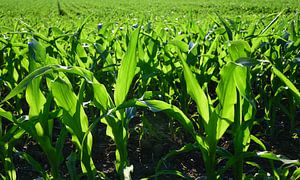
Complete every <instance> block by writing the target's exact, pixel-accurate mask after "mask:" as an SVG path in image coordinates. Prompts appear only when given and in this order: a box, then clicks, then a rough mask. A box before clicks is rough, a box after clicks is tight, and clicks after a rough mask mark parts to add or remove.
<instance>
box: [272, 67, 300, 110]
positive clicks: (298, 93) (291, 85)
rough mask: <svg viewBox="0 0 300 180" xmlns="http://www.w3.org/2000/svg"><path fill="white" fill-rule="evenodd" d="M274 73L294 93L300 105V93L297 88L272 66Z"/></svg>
mask: <svg viewBox="0 0 300 180" xmlns="http://www.w3.org/2000/svg"><path fill="white" fill-rule="evenodd" d="M272 71H273V73H274V74H275V75H276V76H278V77H279V79H281V81H282V82H283V83H284V84H285V85H286V86H287V87H288V88H289V89H290V90H291V91H292V92H293V94H294V95H295V98H296V101H297V103H298V104H300V92H299V90H298V89H297V88H296V86H295V85H294V84H293V83H292V82H291V81H290V80H289V79H288V78H287V77H286V76H285V75H284V74H283V73H282V72H280V71H279V70H278V69H277V68H276V67H275V66H272Z"/></svg>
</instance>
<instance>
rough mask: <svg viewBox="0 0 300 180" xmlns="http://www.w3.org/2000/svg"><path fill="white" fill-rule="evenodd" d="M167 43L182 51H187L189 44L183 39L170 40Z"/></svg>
mask: <svg viewBox="0 0 300 180" xmlns="http://www.w3.org/2000/svg"><path fill="white" fill-rule="evenodd" d="M169 44H172V45H174V46H177V47H178V48H179V49H180V50H181V51H182V52H185V53H186V52H188V51H189V45H188V44H187V43H185V42H183V41H179V40H172V41H170V42H169Z"/></svg>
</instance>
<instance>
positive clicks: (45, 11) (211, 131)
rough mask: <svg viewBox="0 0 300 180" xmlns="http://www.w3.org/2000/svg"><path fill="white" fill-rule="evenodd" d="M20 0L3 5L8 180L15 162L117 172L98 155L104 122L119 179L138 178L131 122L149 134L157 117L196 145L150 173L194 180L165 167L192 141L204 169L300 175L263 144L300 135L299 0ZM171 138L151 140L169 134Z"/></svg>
mask: <svg viewBox="0 0 300 180" xmlns="http://www.w3.org/2000/svg"><path fill="white" fill-rule="evenodd" d="M13 2H14V1H11V2H10V3H9V2H8V1H4V0H0V4H1V5H3V6H4V7H6V8H7V9H10V10H9V11H6V10H5V13H4V11H3V8H2V6H1V5H0V17H1V20H2V21H1V22H2V24H1V26H0V34H1V36H0V94H1V99H0V167H1V169H0V177H1V178H3V179H18V178H22V177H19V172H18V167H17V166H18V165H19V164H18V162H17V161H16V158H21V159H23V160H25V162H27V163H28V165H29V166H31V167H32V170H34V171H35V172H37V173H38V174H39V176H41V177H43V178H44V179H62V178H65V175H66V174H67V175H68V177H67V178H70V179H81V178H88V179H99V178H101V179H105V178H107V177H106V175H105V173H104V172H101V171H102V169H100V168H99V162H97V161H95V159H96V157H97V158H99V157H98V154H95V152H96V151H93V148H94V147H97V146H95V145H97V143H99V141H102V140H103V139H101V138H102V137H101V138H100V139H99V137H98V135H97V133H96V132H97V131H98V130H99V129H100V127H103V125H104V127H105V130H106V135H107V136H108V137H110V138H111V139H112V142H113V143H114V145H115V146H114V147H115V169H116V172H117V174H118V177H119V178H120V179H130V178H131V177H130V176H131V174H130V171H132V167H133V166H132V165H134V162H132V160H131V159H130V157H132V155H130V154H129V153H128V144H129V143H130V140H131V138H132V134H133V133H132V132H133V131H136V132H138V129H139V128H141V129H143V130H144V132H138V136H139V141H141V140H143V138H144V137H145V136H146V135H147V133H149V132H150V133H155V132H158V130H157V131H156V130H153V129H154V128H153V127H154V126H153V127H152V125H151V123H153V122H152V121H149V120H148V119H147V118H148V116H151V117H152V118H153V119H155V123H157V124H158V125H157V126H165V125H163V121H167V122H168V123H169V124H171V125H170V126H169V127H168V128H170V134H171V136H174V137H175V136H177V133H181V134H183V136H184V137H188V139H189V141H190V142H185V141H183V142H182V143H181V146H182V147H181V148H179V149H178V150H174V149H168V151H169V153H167V154H165V155H164V156H163V157H162V159H161V160H160V161H157V162H155V163H157V166H156V168H155V170H154V169H153V173H154V174H153V175H151V176H149V177H148V178H156V179H158V178H160V177H161V176H163V177H169V176H172V175H173V176H176V177H178V178H182V179H193V177H189V175H187V174H186V173H185V172H182V171H183V169H165V168H164V163H166V162H167V161H168V160H169V159H171V158H173V157H176V156H178V155H180V154H183V153H189V152H190V151H199V152H200V153H201V159H202V161H203V162H197V163H198V164H199V166H200V165H201V164H204V168H205V173H206V177H207V179H220V178H222V177H223V176H224V175H228V174H229V175H230V176H233V177H234V178H235V179H243V178H245V179H251V178H264V177H266V176H270V178H273V179H297V178H299V176H300V175H299V174H300V173H299V167H300V164H299V156H298V157H290V158H291V159H293V160H291V159H290V158H287V157H285V156H284V155H289V154H288V153H286V154H285V153H283V155H278V154H276V153H274V152H272V151H271V150H272V148H271V146H272V144H270V143H272V142H268V143H266V140H265V139H266V137H267V138H269V137H270V138H271V139H276V137H278V136H280V135H283V134H284V135H286V136H287V137H294V138H295V139H296V138H297V136H299V128H300V127H299V123H298V119H299V118H298V117H297V115H298V114H299V106H300V93H299V87H300V80H299V77H300V76H299V73H300V72H299V65H300V63H299V59H300V56H299V52H300V49H299V47H300V46H299V44H300V40H299V39H300V38H299V37H300V31H299V27H300V26H299V24H300V18H299V13H298V12H297V8H299V4H298V3H297V2H296V1H292V0H291V1H287V2H286V3H278V2H277V1H274V2H272V3H270V2H269V1H268V3H266V1H261V2H255V3H253V2H254V1H252V0H247V1H245V2H244V3H238V1H230V2H229V1H218V0H215V1H209V2H204V1H203V2H202V1H197V2H196V1H192V0H187V1H178V0H176V1H174V2H173V1H172V2H167V1H148V0H147V1H143V2H138V3H137V1H135V0H132V1H128V2H127V1H126V2H125V1H120V2H119V1H118V3H117V2H116V4H115V5H113V4H114V3H111V2H110V1H109V2H108V1H106V0H102V1H100V2H98V1H97V2H96V1H95V0H91V1H83V0H77V1H74V2H73V1H72V2H71V1H68V0H60V1H50V0H49V1H34V2H31V1H30V2H29V1H24V2H23V1H22V2H19V1H18V3H17V2H15V4H18V5H16V6H15V7H12V4H13ZM132 2H135V3H136V4H135V5H134V6H132ZM26 3H27V4H26ZM257 3H261V4H263V5H264V8H263V6H259V5H258V4H257ZM174 4H175V5H176V6H174ZM284 5H285V7H286V8H287V9H284V10H282V7H283V6H284ZM125 6H130V8H132V10H134V11H131V12H132V13H128V12H129V10H128V9H130V8H129V7H128V8H124V7H125ZM156 6H157V8H155V7H156ZM200 6H201V7H202V11H203V12H201V13H199V7H200ZM100 7H101V8H100ZM178 7H179V8H178ZM226 7H228V8H226ZM229 7H230V8H229ZM29 9H31V10H32V11H29ZM78 9H80V10H78ZM162 9H163V10H165V11H163V10H162ZM212 9H215V11H213V10H212ZM36 10H39V11H38V12H37V11H36ZM220 10H222V11H221V12H218V13H215V12H217V11H220ZM149 11H150V12H152V13H153V14H156V15H151V16H149ZM187 11H189V12H190V14H189V15H186V14H187V13H186V12H187ZM222 12H223V13H222ZM241 12H242V13H243V14H244V15H243V16H236V15H238V14H240V13H241ZM272 12H274V13H272ZM278 12H279V13H278ZM111 13H112V14H113V15H112V14H111ZM17 14H22V15H25V14H26V16H24V18H23V19H19V18H18V17H17ZM223 14H230V15H229V16H224V15H223ZM254 14H256V15H254ZM42 17H43V18H42ZM58 17H59V18H58ZM204 17H205V18H204ZM101 18H103V19H101ZM58 19H59V20H58ZM70 19H73V20H71V21H70ZM141 19H142V20H141ZM99 21H100V22H101V23H100V24H98V23H99ZM97 24H98V25H97ZM147 110H149V111H150V112H149V111H147ZM164 114H166V115H167V116H165V115H164ZM100 123H101V126H100V125H99V124H100ZM281 124H284V125H285V126H284V128H282V129H281V130H280V131H278V130H277V129H278V126H279V125H281ZM147 127H151V128H153V129H151V128H150V130H149V132H146V131H147ZM174 129H175V130H174ZM160 133H161V134H163V135H164V136H168V134H167V133H166V132H160ZM161 134H156V135H153V137H155V138H161V141H163V138H162V137H161ZM178 138H181V137H178ZM182 139H183V138H182ZM226 139H229V141H226ZM288 140H290V141H292V140H291V139H288ZM24 141H30V142H35V143H36V144H37V145H38V146H39V148H40V151H42V153H43V155H45V157H46V158H47V159H46V160H45V162H39V160H37V159H35V158H36V156H35V155H34V154H33V153H32V151H30V148H29V150H28V151H27V150H25V148H24V146H25V144H24V143H25V142H24ZM224 141H226V143H228V146H229V147H230V148H228V147H226V146H223V145H222V143H224ZM70 143H73V145H72V148H66V145H68V146H70ZM151 150H153V152H154V147H153V149H151ZM257 159H265V160H267V161H266V162H268V163H269V168H267V169H265V166H266V165H265V164H266V163H265V161H264V162H263V163H261V161H257ZM43 163H46V164H47V165H49V166H48V167H49V168H45V167H46V166H45V164H43ZM246 165H247V167H248V166H250V167H252V168H253V169H252V171H248V170H247V169H246V168H245V167H246ZM63 166H64V167H66V168H65V170H64V171H63V172H62V171H61V168H62V167H63ZM201 167H202V166H201ZM135 171H136V169H133V174H135ZM34 178H35V177H34ZM139 178H141V177H139ZM132 179H134V178H132Z"/></svg>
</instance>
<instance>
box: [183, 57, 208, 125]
mask: <svg viewBox="0 0 300 180" xmlns="http://www.w3.org/2000/svg"><path fill="white" fill-rule="evenodd" d="M181 62H182V66H183V72H184V79H185V82H186V85H187V91H188V93H189V95H190V96H191V97H192V99H193V100H194V101H195V102H196V104H197V110H198V112H199V114H200V116H201V117H202V118H203V120H204V122H205V123H206V125H207V124H208V123H209V122H208V121H209V116H210V105H209V103H208V100H207V97H206V95H205V92H204V91H203V89H202V88H201V87H200V85H199V83H198V81H197V79H196V78H195V77H194V75H193V73H192V71H191V70H190V68H189V66H188V65H187V63H186V62H185V60H184V59H183V57H182V56H181Z"/></svg>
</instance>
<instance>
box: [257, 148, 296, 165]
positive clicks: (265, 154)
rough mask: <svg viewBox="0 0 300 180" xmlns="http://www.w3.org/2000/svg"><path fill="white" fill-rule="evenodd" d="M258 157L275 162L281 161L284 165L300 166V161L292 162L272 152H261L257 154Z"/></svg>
mask: <svg viewBox="0 0 300 180" xmlns="http://www.w3.org/2000/svg"><path fill="white" fill-rule="evenodd" d="M256 155H257V156H258V157H261V158H265V159H270V160H275V161H281V162H282V163H284V164H296V165H300V162H299V161H298V160H291V159H288V158H286V157H284V156H282V155H276V154H274V153H272V152H269V151H261V152H257V153H256Z"/></svg>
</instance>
